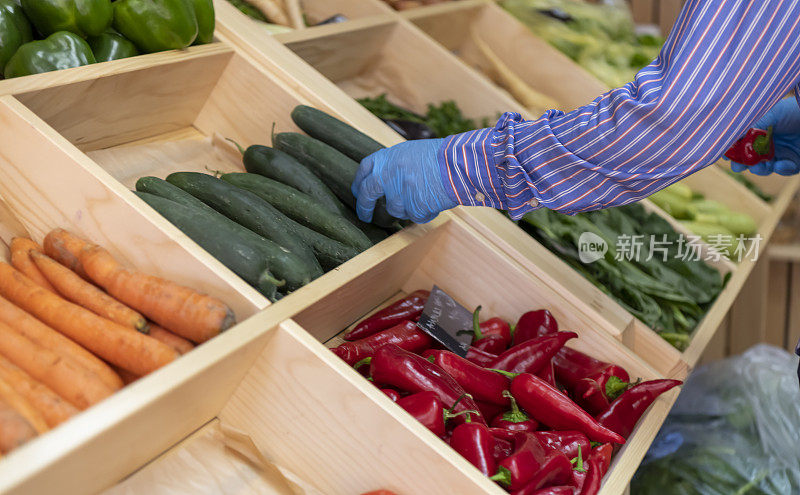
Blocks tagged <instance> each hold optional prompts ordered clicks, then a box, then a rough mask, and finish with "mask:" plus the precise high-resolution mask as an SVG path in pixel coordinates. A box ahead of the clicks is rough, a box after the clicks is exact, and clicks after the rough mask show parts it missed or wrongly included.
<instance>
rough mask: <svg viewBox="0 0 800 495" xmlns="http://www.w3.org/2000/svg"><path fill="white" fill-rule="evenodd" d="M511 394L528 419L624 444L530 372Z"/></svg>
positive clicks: (514, 384)
mask: <svg viewBox="0 0 800 495" xmlns="http://www.w3.org/2000/svg"><path fill="white" fill-rule="evenodd" d="M373 363H374V361H373ZM509 375H511V374H509ZM373 376H374V375H373ZM511 395H513V396H514V398H515V399H516V400H517V402H519V405H520V406H522V408H523V409H525V411H527V413H528V414H530V415H531V417H533V418H534V419H535V420H537V421H539V422H540V423H543V424H545V425H547V426H549V427H551V428H553V429H554V430H559V431H563V430H576V431H580V432H581V433H583V434H585V435H586V436H587V437H589V439H590V440H594V441H596V442H612V443H619V444H623V443H625V439H624V438H622V437H621V436H619V435H618V434H617V433H614V432H613V431H611V430H609V429H608V428H606V427H604V426H603V425H601V424H600V423H598V422H597V421H596V420H595V419H594V418H593V417H591V416H590V415H589V413H587V412H586V411H584V410H583V409H581V408H580V406H578V405H577V404H575V403H574V402H572V400H571V399H570V398H569V397H567V396H566V395H564V394H562V393H561V392H560V391H558V389H556V388H553V387H551V386H550V385H549V384H548V383H547V382H545V381H544V380H542V379H541V378H539V377H538V376H535V375H531V374H530V373H522V374H519V375H517V377H516V378H514V379H513V380H511Z"/></svg>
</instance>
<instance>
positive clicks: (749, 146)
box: [725, 126, 775, 167]
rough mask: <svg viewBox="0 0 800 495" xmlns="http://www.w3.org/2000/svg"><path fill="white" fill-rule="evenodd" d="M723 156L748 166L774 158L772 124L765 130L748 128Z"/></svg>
mask: <svg viewBox="0 0 800 495" xmlns="http://www.w3.org/2000/svg"><path fill="white" fill-rule="evenodd" d="M725 158H727V159H729V160H731V161H734V162H737V163H741V164H742V165H747V166H749V167H751V166H753V165H756V164H758V163H761V162H766V161H769V160H772V159H773V158H775V142H774V141H773V139H772V126H769V127H768V128H767V130H766V131H765V130H763V129H755V128H752V129H749V130H748V131H747V134H745V135H744V137H743V138H741V139H739V140H738V141H736V142H735V143H733V146H731V147H730V148H729V149H728V151H726V152H725Z"/></svg>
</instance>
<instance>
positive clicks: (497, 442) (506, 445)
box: [489, 428, 514, 464]
mask: <svg viewBox="0 0 800 495" xmlns="http://www.w3.org/2000/svg"><path fill="white" fill-rule="evenodd" d="M492 430H494V428H489V432H490V433H492ZM492 437H494V451H493V452H492V455H493V456H494V462H495V464H497V463H499V462H501V461H502V460H503V459H505V458H506V457H508V456H510V455H511V452H513V450H514V444H513V443H511V441H510V440H506V439H505V438H500V437H497V436H495V435H494V433H492Z"/></svg>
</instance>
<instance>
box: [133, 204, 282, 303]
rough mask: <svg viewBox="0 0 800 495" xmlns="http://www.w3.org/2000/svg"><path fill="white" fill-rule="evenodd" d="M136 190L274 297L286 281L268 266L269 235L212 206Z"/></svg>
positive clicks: (199, 241)
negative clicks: (264, 245) (221, 212)
mask: <svg viewBox="0 0 800 495" xmlns="http://www.w3.org/2000/svg"><path fill="white" fill-rule="evenodd" d="M135 194H136V195H137V196H139V197H140V198H141V199H142V200H144V201H145V202H146V203H147V204H148V205H150V206H151V207H152V208H153V209H154V210H156V211H157V212H158V213H160V214H161V216H163V217H164V218H166V219H167V220H168V221H169V222H170V223H172V224H173V225H175V227H177V228H178V229H179V230H180V231H181V232H183V233H184V234H186V235H187V236H188V237H189V238H190V239H192V240H193V241H194V242H196V243H197V244H199V245H200V247H202V248H203V249H205V250H206V251H208V253H209V254H211V256H213V257H215V258H216V259H218V260H219V261H220V263H222V264H223V265H225V266H226V267H228V268H229V269H230V270H231V271H232V272H234V273H235V274H237V275H238V276H240V277H242V279H244V281H245V282H247V283H248V284H250V285H252V286H253V287H255V288H256V289H258V291H259V292H261V293H262V294H263V295H264V296H266V297H268V298H269V299H271V300H274V299H275V296H276V290H277V286H278V285H283V284H284V282H282V281H278V280H276V277H275V276H274V275H272V273H271V272H270V270H269V259H268V257H267V255H266V254H265V253H264V249H263V248H262V244H263V242H264V241H266V239H263V238H262V237H260V236H258V235H257V234H255V233H253V232H251V231H249V230H247V229H246V228H244V227H242V226H241V225H239V224H237V223H236V222H234V221H232V220H230V219H228V218H226V217H224V216H222V215H220V214H219V213H217V212H215V211H213V210H211V209H210V208H208V209H203V208H193V207H191V206H186V205H185V204H181V203H177V202H175V201H172V200H170V199H167V198H162V197H161V196H156V195H155V194H150V193H146V192H139V191H136V192H135ZM204 206H205V205H204Z"/></svg>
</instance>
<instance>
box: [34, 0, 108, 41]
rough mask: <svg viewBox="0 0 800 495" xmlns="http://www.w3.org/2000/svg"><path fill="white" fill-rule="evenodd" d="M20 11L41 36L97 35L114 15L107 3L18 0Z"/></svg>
mask: <svg viewBox="0 0 800 495" xmlns="http://www.w3.org/2000/svg"><path fill="white" fill-rule="evenodd" d="M22 8H23V9H24V10H25V13H26V14H28V18H29V19H30V20H31V22H32V23H33V25H34V26H36V29H37V30H38V31H39V33H40V34H41V35H42V36H50V35H51V34H53V33H55V32H57V31H70V32H72V33H75V34H77V35H78V36H81V37H83V38H86V37H87V36H99V35H101V34H103V33H104V32H105V30H106V29H108V26H110V25H111V21H112V19H113V16H114V10H113V8H112V7H111V0H22Z"/></svg>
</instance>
